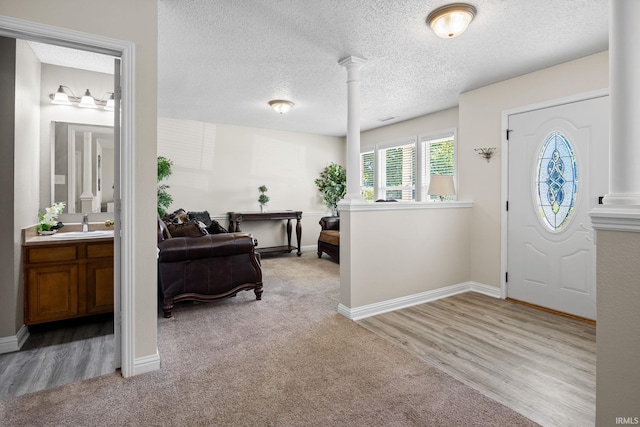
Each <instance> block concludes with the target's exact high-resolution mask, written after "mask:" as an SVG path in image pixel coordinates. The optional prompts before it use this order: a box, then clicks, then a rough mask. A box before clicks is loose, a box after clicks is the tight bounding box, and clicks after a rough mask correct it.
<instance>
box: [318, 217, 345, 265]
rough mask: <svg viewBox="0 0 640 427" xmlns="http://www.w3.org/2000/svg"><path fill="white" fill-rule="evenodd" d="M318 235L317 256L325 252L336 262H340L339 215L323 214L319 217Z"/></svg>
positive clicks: (319, 256)
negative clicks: (319, 228) (320, 228)
mask: <svg viewBox="0 0 640 427" xmlns="http://www.w3.org/2000/svg"><path fill="white" fill-rule="evenodd" d="M320 227H322V230H320V235H319V236H318V258H321V257H322V253H323V252H324V253H326V254H327V255H329V256H330V257H331V258H333V259H334V260H335V261H336V262H340V217H339V216H324V217H322V218H320Z"/></svg>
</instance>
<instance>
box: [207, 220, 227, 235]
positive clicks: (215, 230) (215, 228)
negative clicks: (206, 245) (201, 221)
mask: <svg viewBox="0 0 640 427" xmlns="http://www.w3.org/2000/svg"><path fill="white" fill-rule="evenodd" d="M207 232H208V233H209V234H220V233H228V231H227V230H226V229H225V228H224V227H223V226H221V225H220V223H219V222H218V221H216V220H215V219H212V220H211V224H210V225H209V226H208V227H207Z"/></svg>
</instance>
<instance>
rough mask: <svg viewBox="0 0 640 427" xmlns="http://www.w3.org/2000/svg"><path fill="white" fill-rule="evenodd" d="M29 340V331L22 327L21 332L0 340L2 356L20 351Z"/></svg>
mask: <svg viewBox="0 0 640 427" xmlns="http://www.w3.org/2000/svg"><path fill="white" fill-rule="evenodd" d="M27 338H29V329H27V327H26V326H25V325H22V327H21V328H20V330H19V331H18V333H17V334H15V335H14V336H9V337H1V338H0V354H3V353H12V352H14V351H18V350H20V348H22V345H23V344H24V342H25V341H26V340H27Z"/></svg>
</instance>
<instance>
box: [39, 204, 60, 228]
mask: <svg viewBox="0 0 640 427" xmlns="http://www.w3.org/2000/svg"><path fill="white" fill-rule="evenodd" d="M64 207H65V202H58V203H54V204H53V206H51V207H49V208H46V209H45V210H44V213H42V212H38V219H39V220H40V223H39V224H38V234H41V235H49V234H54V233H55V232H56V231H58V228H62V223H61V222H58V220H57V218H58V215H60V214H61V213H62V211H63V210H64Z"/></svg>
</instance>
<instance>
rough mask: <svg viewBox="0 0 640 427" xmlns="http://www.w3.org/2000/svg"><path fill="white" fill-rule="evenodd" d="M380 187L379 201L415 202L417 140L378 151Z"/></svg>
mask: <svg viewBox="0 0 640 427" xmlns="http://www.w3.org/2000/svg"><path fill="white" fill-rule="evenodd" d="M378 156H379V162H378V164H379V165H380V187H379V190H378V195H377V197H378V199H384V200H402V201H415V199H416V143H415V140H412V141H411V142H405V143H401V144H398V145H391V146H388V147H382V148H380V149H379V150H378Z"/></svg>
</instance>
